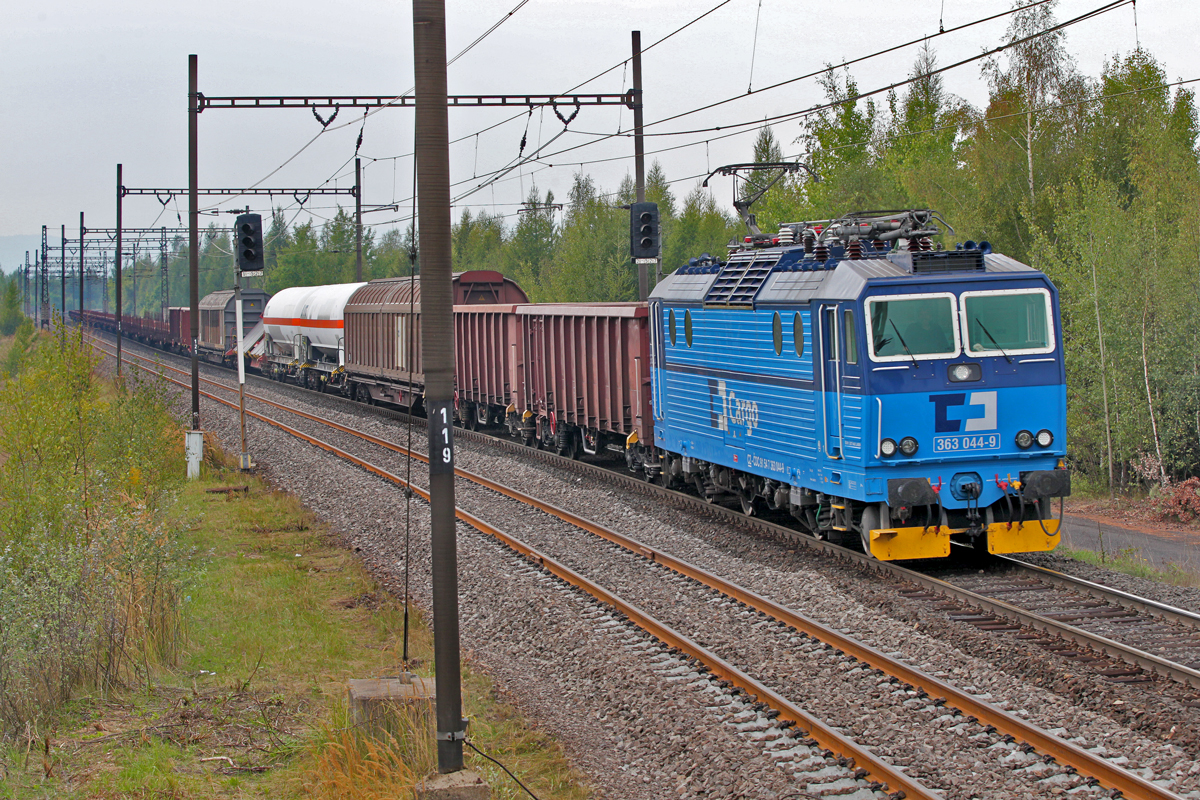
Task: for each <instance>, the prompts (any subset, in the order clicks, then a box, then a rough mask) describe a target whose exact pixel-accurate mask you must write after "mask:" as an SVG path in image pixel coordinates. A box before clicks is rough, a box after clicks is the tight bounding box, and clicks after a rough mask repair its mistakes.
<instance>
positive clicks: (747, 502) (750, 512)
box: [738, 495, 758, 517]
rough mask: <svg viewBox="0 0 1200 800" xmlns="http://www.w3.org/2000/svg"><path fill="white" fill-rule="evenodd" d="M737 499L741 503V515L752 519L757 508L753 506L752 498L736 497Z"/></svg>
mask: <svg viewBox="0 0 1200 800" xmlns="http://www.w3.org/2000/svg"><path fill="white" fill-rule="evenodd" d="M738 499H739V500H741V501H742V513H743V514H745V515H746V516H747V517H753V516H754V515H755V514H756V513H757V510H758V509H757V508H756V507H755V505H754V498H753V497H746V496H745V495H738Z"/></svg>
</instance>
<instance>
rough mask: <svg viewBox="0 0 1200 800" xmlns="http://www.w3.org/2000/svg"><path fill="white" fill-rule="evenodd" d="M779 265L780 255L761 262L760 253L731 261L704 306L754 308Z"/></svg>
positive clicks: (721, 273) (714, 284) (705, 300)
mask: <svg viewBox="0 0 1200 800" xmlns="http://www.w3.org/2000/svg"><path fill="white" fill-rule="evenodd" d="M777 263H779V255H778V253H773V254H772V255H771V257H770V258H769V259H768V258H762V259H761V260H760V259H759V253H755V254H754V256H753V257H752V258H749V259H737V258H736V257H735V258H734V259H731V260H730V262H729V263H727V264H726V265H725V266H724V267H722V268H721V272H720V274H719V275H717V279H716V280H715V281H713V285H712V286H711V287H710V288H709V290H708V294H706V295H705V296H704V305H705V306H726V307H728V306H737V307H743V308H753V307H754V297H755V295H757V294H758V290H759V289H761V288H762V285H763V283H764V282H765V281H766V280H767V276H768V275H770V274H771V270H773V269H774V268H775V265H776V264H777Z"/></svg>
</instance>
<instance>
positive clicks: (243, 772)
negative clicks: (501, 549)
mask: <svg viewBox="0 0 1200 800" xmlns="http://www.w3.org/2000/svg"><path fill="white" fill-rule="evenodd" d="M206 449H208V450H210V451H213V450H216V448H212V447H208V448H206ZM215 461H216V463H222V462H221V459H220V458H218V459H215ZM245 483H248V484H249V486H250V491H249V492H247V493H245V494H243V493H233V494H207V493H206V492H205V489H207V488H214V487H217V486H227V485H230V484H245ZM174 513H175V514H177V515H178V517H179V518H180V519H183V520H185V521H189V524H190V529H191V530H190V533H189V535H188V544H189V545H190V546H192V547H195V548H196V549H197V551H198V553H199V554H200V556H201V557H202V558H203V559H204V561H205V565H204V569H203V572H202V574H201V575H200V576H199V577H198V578H197V580H196V581H195V582H194V583H193V585H192V586H191V588H190V589H188V592H189V593H190V594H189V596H188V597H187V598H186V600H187V602H186V603H185V607H186V609H187V614H186V635H185V637H184V638H183V639H182V642H181V644H182V647H183V652H182V659H181V666H180V667H179V668H178V669H176V670H174V671H170V672H168V671H159V672H157V673H156V674H155V676H154V678H155V679H154V681H153V683H152V687H151V689H150V690H139V691H125V692H119V691H117V692H110V693H109V694H108V695H107V696H104V697H101V696H90V697H84V698H81V699H79V700H77V701H75V702H73V703H71V704H70V705H69V706H68V707H67V709H66V710H65V712H64V713H63V714H61V715H59V717H58V719H57V722H56V726H57V729H56V730H55V729H50V728H48V729H46V730H34V731H30V732H29V736H28V737H27V738H25V739H19V740H15V741H11V742H8V743H7V745H0V774H6V775H7V778H6V779H5V780H3V781H0V798H35V797H36V798H53V799H54V800H58V799H59V798H63V799H65V798H135V797H136V798H150V797H154V798H160V797H168V798H176V797H177V798H184V797H188V798H191V797H205V798H208V797H215V798H230V799H231V800H232V799H233V798H250V797H272V798H291V797H310V796H311V797H318V798H322V797H323V798H331V799H332V798H362V799H363V800H373V798H381V799H382V798H389V799H390V798H405V797H409V796H411V793H412V787H413V784H414V782H415V781H416V780H417V779H419V778H420V777H421V776H423V775H427V774H429V773H430V772H431V771H432V770H433V767H434V764H435V761H436V759H435V756H434V753H435V748H434V740H433V737H432V734H431V733H429V734H427V735H404V734H403V731H406V730H409V731H411V730H414V729H422V728H421V727H420V725H418V724H417V722H416V721H415V720H412V719H409V720H405V719H397V720H396V723H395V725H393V726H392V730H393V731H394V733H393V734H392V735H390V736H384V737H382V738H372V737H370V736H367V735H366V733H365V732H364V731H361V730H358V729H354V728H351V727H349V726H348V725H347V723H346V713H347V712H346V707H345V693H346V681H347V680H348V679H350V678H362V677H371V676H380V675H394V674H396V673H397V672H398V669H399V666H400V663H399V662H400V657H401V652H400V649H401V646H400V645H401V640H400V637H401V630H402V608H401V606H400V605H399V604H398V602H397V601H396V599H395V598H393V597H391V596H390V595H388V594H387V593H386V592H384V591H383V590H382V589H381V588H380V587H378V586H377V585H375V583H374V582H373V581H372V580H371V579H370V577H369V576H368V575H367V574H366V573H365V572H364V571H363V569H362V567H361V564H360V562H359V561H358V559H357V557H356V556H355V555H354V554H353V553H352V552H349V551H347V550H345V549H343V548H341V547H340V545H339V544H338V542H337V541H336V540H335V539H334V537H332V536H331V534H330V532H329V531H328V530H327V529H326V528H325V527H324V526H323V525H322V524H321V523H320V522H319V521H318V520H316V519H315V518H314V517H313V515H312V514H311V513H310V512H309V511H308V510H307V509H305V508H304V507H303V505H302V504H300V503H299V502H298V501H297V500H296V498H294V497H292V496H290V495H288V494H285V493H283V492H279V491H276V490H274V489H273V488H272V487H270V486H268V485H266V484H264V483H263V482H262V481H260V480H258V479H257V478H254V477H253V476H250V477H249V478H248V477H247V476H243V475H239V474H236V473H228V472H224V471H222V470H221V469H220V468H217V467H213V468H210V469H207V470H206V477H204V478H203V479H202V480H200V481H195V482H192V483H190V484H189V485H187V486H186V487H185V488H184V490H183V491H182V493H181V495H180V499H179V502H178V504H177V507H176V510H175V512H174ZM412 621H413V628H412V634H411V637H412V638H411V653H410V655H411V656H412V661H411V662H410V666H413V667H414V669H415V671H417V672H418V673H419V674H422V675H425V676H427V677H428V676H431V675H432V671H431V670H430V669H429V668H428V665H429V664H430V663H431V661H432V650H433V648H432V638H431V636H430V633H429V630H428V629H427V628H426V626H425V625H424V623H423V621H422V619H421V617H420V615H419V614H417V613H414V614H413V615H412ZM463 703H464V710H465V712H466V713H467V714H468V715H470V716H471V717H472V723H471V733H472V738H473V739H474V741H475V742H476V744H477V746H479V747H480V748H481V749H482V750H484V751H485V752H487V753H489V754H490V755H492V756H494V757H496V758H498V759H499V760H500V761H502V762H504V763H505V764H506V765H507V766H508V767H509V769H511V770H512V771H513V772H514V773H515V774H516V775H518V776H519V777H520V778H521V779H522V780H523V781H525V782H526V783H527V784H528V785H530V787H531V788H532V789H533V790H534V791H535V792H536V793H537V794H538V796H539V797H542V798H564V799H565V800H583V798H586V797H587V796H588V791H587V790H586V788H585V787H584V785H583V783H582V781H581V779H580V776H579V775H578V774H577V773H575V772H573V771H572V770H571V768H570V766H569V764H568V763H567V761H566V759H565V758H564V757H563V755H562V752H561V750H560V748H559V747H558V745H557V744H556V743H555V742H554V741H553V740H552V739H551V738H550V737H549V736H547V735H545V734H543V733H539V732H537V731H535V730H531V729H530V728H529V726H528V724H527V723H526V721H525V720H524V719H523V718H522V717H521V715H520V713H519V712H518V710H517V709H516V708H515V706H513V705H512V704H511V703H508V702H506V701H505V700H504V698H502V697H501V696H499V695H498V693H497V692H496V690H495V688H494V687H493V685H492V683H491V681H490V679H489V678H488V677H487V676H486V675H483V674H481V673H479V672H478V671H477V670H474V669H472V667H471V665H470V664H469V663H467V664H465V665H464V670H463ZM425 729H426V730H427V728H425ZM47 746H48V754H47V753H43V752H42V750H45V749H46V748H47ZM27 752H28V753H29V754H30V755H29V757H28V758H26V753H27ZM44 763H49V764H51V765H52V767H51V770H50V774H49V775H47V774H46V770H45V768H44ZM467 764H468V766H470V767H471V768H473V769H476V770H477V771H479V772H480V773H482V774H483V775H484V776H485V779H486V780H487V781H488V782H489V783H490V785H491V786H492V787H493V797H495V798H497V799H498V800H516V798H527V795H525V794H524V793H523V792H522V791H521V790H520V789H519V788H518V787H516V785H515V784H513V783H512V781H511V780H510V779H509V778H508V777H507V776H505V775H504V774H503V772H501V771H500V770H499V768H497V767H495V766H494V765H492V764H491V763H490V762H486V761H484V760H483V759H480V758H478V757H476V756H474V755H473V754H471V753H470V752H469V751H468V757H467Z"/></svg>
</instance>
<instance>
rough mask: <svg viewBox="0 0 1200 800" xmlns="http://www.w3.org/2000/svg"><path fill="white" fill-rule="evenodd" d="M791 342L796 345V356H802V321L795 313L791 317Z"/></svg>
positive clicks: (798, 314)
mask: <svg viewBox="0 0 1200 800" xmlns="http://www.w3.org/2000/svg"><path fill="white" fill-rule="evenodd" d="M792 342H793V343H794V344H795V345H796V355H798V356H801V357H803V356H804V320H803V318H801V316H800V313H799V312H797V313H796V314H795V315H794V316H793V317H792Z"/></svg>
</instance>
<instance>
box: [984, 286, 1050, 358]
mask: <svg viewBox="0 0 1200 800" xmlns="http://www.w3.org/2000/svg"><path fill="white" fill-rule="evenodd" d="M1053 318H1054V317H1053V314H1052V312H1051V309H1050V293H1049V292H1048V291H1046V290H1045V289H1010V290H1008V291H991V292H963V295H962V319H963V328H964V331H963V333H964V335H965V339H966V342H965V345H966V350H967V352H968V353H970V354H972V355H982V356H987V355H1013V354H1021V355H1025V354H1030V353H1051V352H1053V351H1054V331H1053V330H1052V328H1051V325H1050V320H1052V319H1053Z"/></svg>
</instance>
